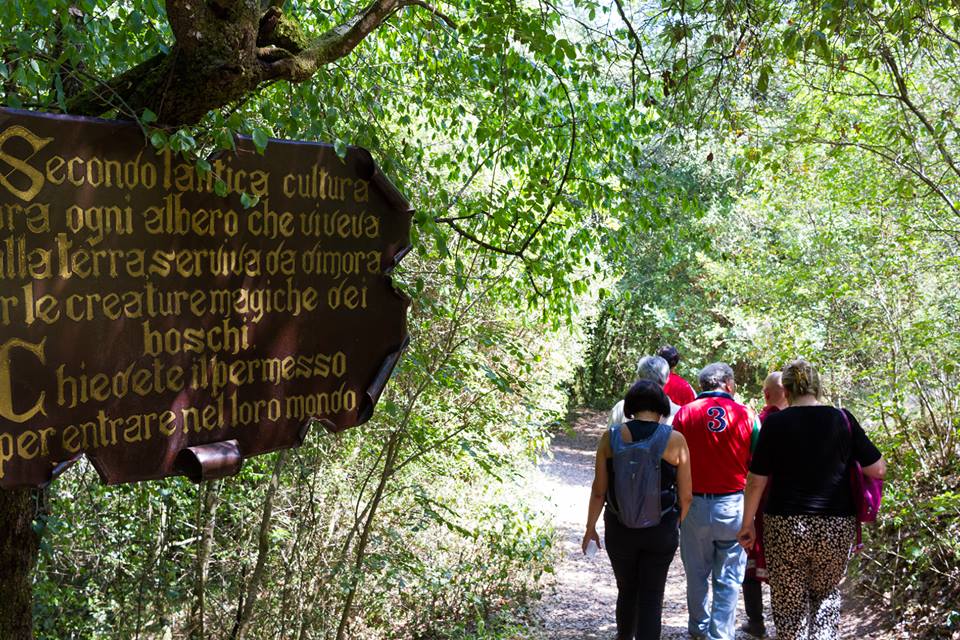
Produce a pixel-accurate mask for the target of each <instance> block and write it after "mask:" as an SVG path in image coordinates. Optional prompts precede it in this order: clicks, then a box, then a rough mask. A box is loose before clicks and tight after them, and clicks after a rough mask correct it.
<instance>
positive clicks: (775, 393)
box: [740, 371, 787, 638]
mask: <svg viewBox="0 0 960 640" xmlns="http://www.w3.org/2000/svg"><path fill="white" fill-rule="evenodd" d="M763 401H764V407H763V409H761V410H760V416H759V418H760V426H761V428H762V427H763V424H764V423H765V422H766V421H767V416H769V415H770V414H772V413H776V412H777V411H780V410H781V409H786V408H787V393H786V391H785V390H784V388H783V385H782V384H780V372H779V371H774V372H773V373H771V374H770V375H768V376H767V378H766V380H764V381H763ZM765 502H766V494H764V497H763V499H761V502H760V504H761V507H760V508H759V509H758V510H757V515H756V517H755V518H754V524H755V526H756V530H757V543H756V544H754V545H753V549H751V550H750V551H748V552H747V572H746V576H745V577H744V579H743V608H744V610H746V612H747V622H746V624H744V625H743V626H742V627H740V629H741V630H742V631H745V632H746V633H749V634H750V635H752V636H755V637H757V638H762V637H764V636H765V635H766V634H767V628H766V624H765V623H764V621H763V588H762V587H761V586H760V580H761V579H764V580H765V579H766V571H767V569H766V567H765V566H763V564H760V565H758V564H757V563H758V560H759V559H760V556H761V549H762V548H763V504H764V503H765Z"/></svg>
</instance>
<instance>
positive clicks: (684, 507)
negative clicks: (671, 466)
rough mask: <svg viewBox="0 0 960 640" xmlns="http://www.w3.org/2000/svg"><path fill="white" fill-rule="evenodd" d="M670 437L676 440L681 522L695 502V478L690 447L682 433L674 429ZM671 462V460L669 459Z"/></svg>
mask: <svg viewBox="0 0 960 640" xmlns="http://www.w3.org/2000/svg"><path fill="white" fill-rule="evenodd" d="M670 439H671V440H673V441H674V442H675V445H674V446H675V448H676V456H677V457H676V460H677V462H676V467H677V501H678V502H679V503H680V522H683V520H684V519H685V518H686V517H687V512H688V511H689V510H690V505H691V504H692V503H693V479H692V476H691V474H690V449H689V448H688V447H687V439H686V438H684V437H683V434H682V433H678V432H676V431H674V432H673V433H672V434H670ZM668 462H669V460H668Z"/></svg>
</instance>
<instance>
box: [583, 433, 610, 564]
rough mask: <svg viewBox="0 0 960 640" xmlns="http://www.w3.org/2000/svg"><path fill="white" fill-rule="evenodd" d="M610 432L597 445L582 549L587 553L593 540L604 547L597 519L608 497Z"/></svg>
mask: <svg viewBox="0 0 960 640" xmlns="http://www.w3.org/2000/svg"><path fill="white" fill-rule="evenodd" d="M609 433H610V432H609V431H607V432H604V434H603V436H602V437H601V438H600V442H599V443H598V444H597V458H596V463H595V465H594V470H593V485H592V486H591V488H590V503H589V505H588V507H587V530H586V532H585V533H584V534H583V542H582V543H581V545H580V546H581V548H582V549H583V552H584V553H586V552H587V543H588V542H590V540H593V541H595V542H596V543H597V546H598V547H601V548H602V547H603V545H602V544H601V543H600V535H599V534H598V533H597V519H598V518H599V517H600V512H601V511H602V510H603V502H604V500H605V499H606V496H607V482H608V479H607V458H608V457H609V456H608V455H607V452H608V451H609V450H610V435H609Z"/></svg>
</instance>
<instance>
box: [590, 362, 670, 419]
mask: <svg viewBox="0 0 960 640" xmlns="http://www.w3.org/2000/svg"><path fill="white" fill-rule="evenodd" d="M669 377H670V365H669V364H667V361H666V360H664V359H663V358H661V357H660V356H643V357H642V358H640V360H639V361H637V380H649V381H651V382H654V383H656V384H658V385H660V388H663V386H664V385H665V384H667V378H669ZM668 399H669V396H668ZM679 410H680V405H678V404H676V403H674V401H673V400H670V415H668V416H662V419H661V420H660V422H662V423H663V424H669V425H673V416H675V415H677V411H679ZM618 424H623V400H621V401H620V402H618V403H617V404H616V405H614V407H613V409H611V410H610V419H609V420H608V421H607V426H608V427H612V426H614V425H618Z"/></svg>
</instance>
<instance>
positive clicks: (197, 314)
mask: <svg viewBox="0 0 960 640" xmlns="http://www.w3.org/2000/svg"><path fill="white" fill-rule="evenodd" d="M210 165H211V167H210V171H200V170H198V169H197V168H196V167H195V165H194V164H193V163H190V162H186V161H184V160H183V159H182V158H180V157H178V156H177V155H175V154H172V153H170V152H169V151H165V152H159V153H158V152H156V151H155V150H154V149H153V148H152V147H151V146H150V145H149V144H148V143H146V142H145V140H144V135H143V132H142V130H141V129H140V128H139V127H138V126H137V125H135V124H130V123H120V122H112V121H104V120H96V119H90V118H77V117H66V116H55V115H45V114H37V113H29V112H24V111H14V110H7V109H0V487H17V486H37V485H42V484H44V483H46V482H48V481H49V480H50V478H51V474H52V473H53V472H54V470H55V469H57V467H58V465H63V464H64V463H65V462H67V461H70V460H74V459H76V458H77V457H79V456H80V455H86V456H87V457H88V458H89V459H90V461H91V462H92V463H93V465H94V467H95V468H96V469H97V471H98V472H99V474H100V476H101V477H102V479H103V480H104V481H105V482H108V483H116V482H131V481H138V480H149V479H155V478H163V477H165V476H170V475H177V474H186V475H189V476H191V477H192V478H193V479H195V480H199V479H202V478H210V477H219V476H222V475H227V474H230V473H235V472H236V471H237V470H238V469H239V466H240V463H241V461H242V459H243V458H244V457H248V456H252V455H256V454H260V453H265V452H268V451H274V450H277V449H282V448H286V447H292V446H297V445H298V444H299V443H301V442H302V439H303V437H304V435H305V431H306V425H307V424H308V423H309V422H310V421H311V419H317V420H319V421H321V422H322V423H323V424H324V425H325V426H326V427H327V428H328V429H330V430H333V431H336V430H341V429H345V428H347V427H350V426H353V425H356V424H359V423H362V422H364V421H365V420H367V419H369V418H370V416H371V414H372V412H373V407H374V405H375V404H376V402H377V399H378V398H379V396H380V393H381V391H382V390H383V387H384V385H385V384H386V381H387V379H388V378H389V376H390V373H391V371H392V369H393V367H394V365H395V364H396V362H397V360H398V358H399V354H400V352H401V350H402V349H403V347H404V346H405V343H406V340H407V332H406V308H407V303H408V301H407V299H406V298H405V297H404V296H403V295H402V294H401V293H399V292H398V291H397V290H395V289H394V288H393V286H392V284H391V281H390V278H389V274H390V271H391V269H392V268H393V267H394V266H395V265H396V263H397V262H398V261H399V260H400V258H401V257H402V256H403V254H404V253H405V252H406V251H407V250H408V249H409V232H410V220H411V216H410V214H411V210H410V207H409V205H408V204H407V202H406V201H405V200H404V198H403V197H402V196H401V195H400V193H399V192H398V191H397V190H396V188H395V187H393V185H391V184H390V182H389V181H388V180H387V179H386V178H385V177H384V176H383V175H382V174H381V173H380V171H379V170H378V168H377V167H376V165H375V163H374V162H373V159H372V158H371V156H370V154H369V153H368V152H366V151H364V150H362V149H358V148H349V149H348V151H347V154H346V157H345V159H341V158H339V157H338V156H337V155H336V153H334V149H333V147H332V146H329V145H324V144H313V143H303V142H287V141H280V140H271V141H270V142H269V144H268V145H267V147H266V150H265V153H264V154H263V155H260V154H258V153H257V152H256V150H255V147H254V145H253V143H252V141H250V140H249V139H246V138H238V139H237V150H236V152H235V153H229V154H224V155H221V156H219V157H217V158H215V159H211V161H210ZM224 187H226V189H225V193H226V195H224V196H221V195H218V192H219V193H224ZM251 203H252V204H251ZM244 205H247V206H244Z"/></svg>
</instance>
